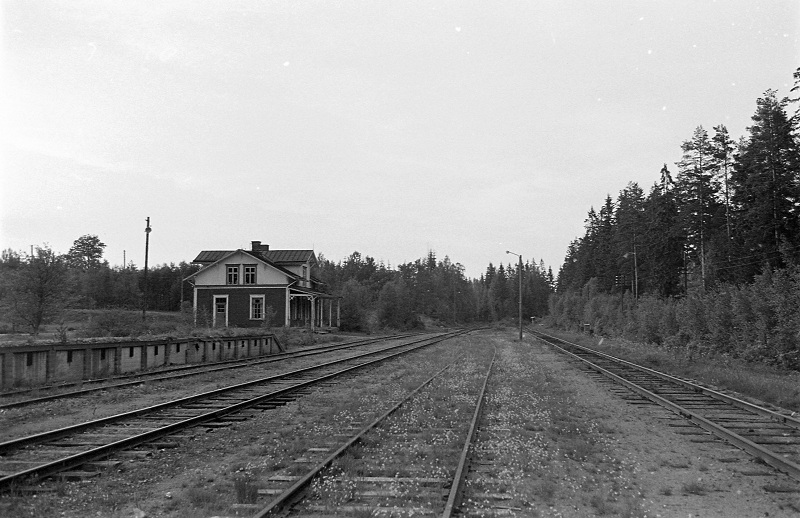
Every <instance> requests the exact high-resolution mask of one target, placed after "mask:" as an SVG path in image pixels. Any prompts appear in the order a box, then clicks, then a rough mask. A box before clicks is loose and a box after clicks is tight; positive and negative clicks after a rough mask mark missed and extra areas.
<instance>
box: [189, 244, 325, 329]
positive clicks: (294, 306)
mask: <svg viewBox="0 0 800 518" xmlns="http://www.w3.org/2000/svg"><path fill="white" fill-rule="evenodd" d="M192 262H193V263H195V264H200V265H202V268H201V269H200V270H199V271H198V272H196V273H194V274H193V275H190V276H189V277H187V278H186V279H184V280H186V281H189V282H190V283H192V285H193V286H194V316H195V325H207V326H209V327H261V326H278V327H280V326H285V327H289V326H294V327H310V328H311V329H312V330H315V329H318V328H338V327H339V308H340V306H339V301H340V299H339V297H335V296H332V295H329V294H327V293H325V291H324V286H323V285H322V283H321V282H320V281H319V280H318V279H315V278H314V277H313V276H312V269H313V268H314V267H315V266H317V258H316V255H314V251H313V250H270V249H269V245H265V244H262V243H261V241H253V242H252V246H251V249H250V250H243V249H239V250H204V251H202V252H200V254H198V256H197V257H196V258H195V259H194V261H192Z"/></svg>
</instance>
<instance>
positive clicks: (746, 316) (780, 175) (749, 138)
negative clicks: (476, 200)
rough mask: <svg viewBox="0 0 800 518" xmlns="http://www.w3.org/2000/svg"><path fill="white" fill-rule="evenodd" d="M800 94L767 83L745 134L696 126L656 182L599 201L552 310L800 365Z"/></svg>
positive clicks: (656, 338)
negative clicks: (781, 92) (782, 94)
mask: <svg viewBox="0 0 800 518" xmlns="http://www.w3.org/2000/svg"><path fill="white" fill-rule="evenodd" d="M794 78H795V84H794V88H792V90H791V91H792V93H793V94H798V93H800V69H798V70H797V71H796V72H795V74H794ZM797 101H798V99H797V98H794V99H791V98H782V99H779V98H778V96H777V92H776V91H774V90H768V91H767V92H766V93H765V94H764V96H763V97H761V98H759V99H758V100H757V101H756V111H755V114H754V115H753V117H752V125H751V126H749V127H748V128H747V135H744V136H742V137H741V138H739V139H738V140H734V139H733V138H732V137H731V136H730V135H729V134H728V130H727V129H726V127H725V126H724V125H722V124H720V125H717V126H714V127H713V128H712V132H711V133H709V132H708V131H707V130H706V129H705V128H704V127H703V126H698V127H697V128H696V129H695V130H694V132H693V133H692V135H691V136H690V137H689V138H688V139H687V140H685V141H684V142H683V144H682V146H681V149H682V151H683V155H682V158H681V160H680V161H679V162H677V163H676V164H675V165H674V167H673V168H672V170H671V169H670V167H668V166H667V165H666V164H664V166H663V167H662V168H661V170H660V173H659V176H658V178H657V180H656V181H655V182H654V184H653V185H652V186H651V187H650V190H649V192H648V193H645V192H644V190H643V189H642V188H641V187H640V186H639V185H638V184H636V183H629V184H628V185H627V186H626V187H625V188H624V189H623V190H622V191H621V192H620V193H619V195H618V196H617V198H616V200H613V199H612V198H611V196H610V195H609V196H607V197H606V199H605V200H604V201H603V203H602V205H600V209H599V210H595V209H594V208H591V209H590V210H589V213H588V217H587V219H586V222H585V234H584V235H583V237H581V238H579V239H576V240H574V241H573V242H572V243H571V244H570V246H569V249H568V251H567V254H566V258H565V260H564V264H563V266H562V267H561V269H560V271H559V274H558V279H557V290H556V291H557V294H556V295H555V296H554V297H553V298H552V299H551V306H550V309H551V317H552V318H553V321H554V322H556V323H558V325H560V326H562V327H571V328H576V329H577V328H578V327H582V326H584V325H586V324H589V325H590V326H591V328H592V329H593V330H594V331H595V332H600V333H604V334H617V335H627V336H630V337H632V338H636V339H639V340H643V341H647V342H652V343H666V344H668V345H677V346H681V347H685V346H689V347H690V348H697V349H698V350H710V351H715V352H725V353H730V354H735V355H743V356H747V357H752V358H759V359H767V360H771V361H776V362H779V363H782V364H786V365H790V366H793V367H800V318H799V317H798V316H797V314H798V312H797V308H798V307H800V305H799V304H798V303H800V266H799V265H800V115H799V114H798V110H797V108H796V107H795V106H796V103H797ZM791 108H794V110H793V111H794V113H793V114H790V113H789V112H790V109H791Z"/></svg>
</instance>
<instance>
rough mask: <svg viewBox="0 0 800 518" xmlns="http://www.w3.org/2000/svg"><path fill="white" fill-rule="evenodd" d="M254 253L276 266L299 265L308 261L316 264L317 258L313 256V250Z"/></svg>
mask: <svg viewBox="0 0 800 518" xmlns="http://www.w3.org/2000/svg"><path fill="white" fill-rule="evenodd" d="M255 253H257V254H262V255H265V256H266V259H267V260H268V261H272V262H273V263H278V264H282V263H297V264H301V263H306V262H309V261H311V263H316V262H317V258H316V257H315V256H314V251H313V250H267V251H258V252H255Z"/></svg>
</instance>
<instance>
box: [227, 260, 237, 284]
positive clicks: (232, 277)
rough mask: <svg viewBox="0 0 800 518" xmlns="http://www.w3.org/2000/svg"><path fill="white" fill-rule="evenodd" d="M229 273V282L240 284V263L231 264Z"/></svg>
mask: <svg viewBox="0 0 800 518" xmlns="http://www.w3.org/2000/svg"><path fill="white" fill-rule="evenodd" d="M227 270H228V275H227V279H226V283H227V284H239V265H238V264H229V265H228V268H227Z"/></svg>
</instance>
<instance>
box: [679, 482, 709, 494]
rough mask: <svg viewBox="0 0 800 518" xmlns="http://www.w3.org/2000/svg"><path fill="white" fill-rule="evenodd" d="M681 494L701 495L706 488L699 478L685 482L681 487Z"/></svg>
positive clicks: (706, 491)
mask: <svg viewBox="0 0 800 518" xmlns="http://www.w3.org/2000/svg"><path fill="white" fill-rule="evenodd" d="M681 490H682V491H683V494H685V495H697V496H703V495H705V494H706V493H708V488H707V487H706V486H705V485H704V484H703V483H702V482H701V481H700V480H693V481H692V482H687V483H686V484H684V485H683V487H682V488H681Z"/></svg>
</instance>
